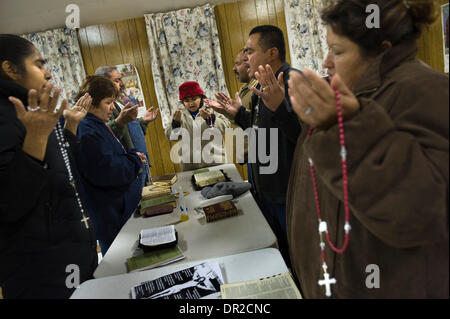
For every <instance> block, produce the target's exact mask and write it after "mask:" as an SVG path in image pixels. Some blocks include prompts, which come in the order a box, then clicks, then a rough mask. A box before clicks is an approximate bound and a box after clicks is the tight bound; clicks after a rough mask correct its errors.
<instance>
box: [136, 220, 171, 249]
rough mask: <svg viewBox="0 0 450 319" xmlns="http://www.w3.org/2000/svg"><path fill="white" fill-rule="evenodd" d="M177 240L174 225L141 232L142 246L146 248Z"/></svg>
mask: <svg viewBox="0 0 450 319" xmlns="http://www.w3.org/2000/svg"><path fill="white" fill-rule="evenodd" d="M175 240H176V237H175V226H174V225H169V226H163V227H156V228H149V229H143V230H141V244H142V245H144V246H155V245H162V244H167V243H171V242H173V241H175Z"/></svg>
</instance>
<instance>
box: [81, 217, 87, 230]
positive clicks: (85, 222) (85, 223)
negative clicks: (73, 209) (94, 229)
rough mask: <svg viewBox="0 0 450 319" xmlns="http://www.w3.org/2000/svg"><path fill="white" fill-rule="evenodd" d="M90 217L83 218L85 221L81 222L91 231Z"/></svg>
mask: <svg viewBox="0 0 450 319" xmlns="http://www.w3.org/2000/svg"><path fill="white" fill-rule="evenodd" d="M88 220H89V217H86V216H83V219H82V220H81V221H82V222H83V223H84V226H86V229H89V224H88V222H87V221H88Z"/></svg>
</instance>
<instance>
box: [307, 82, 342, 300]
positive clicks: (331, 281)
mask: <svg viewBox="0 0 450 319" xmlns="http://www.w3.org/2000/svg"><path fill="white" fill-rule="evenodd" d="M334 92H335V96H336V109H337V117H338V125H339V141H340V145H341V152H340V155H341V164H342V181H343V185H342V188H343V192H344V209H345V225H344V231H345V239H344V244H343V246H342V248H336V247H335V246H334V245H333V243H332V242H331V240H330V234H329V233H328V229H327V222H325V221H323V220H322V214H321V211H320V203H319V192H318V188H317V179H316V175H315V172H314V162H313V160H312V159H311V158H308V161H309V167H310V171H311V177H312V183H313V188H314V197H315V202H316V212H317V217H318V223H319V237H320V253H321V257H322V269H323V276H324V279H323V280H319V281H318V284H319V286H325V295H326V296H327V297H331V288H330V285H331V284H336V279H335V278H331V279H330V274H329V273H328V271H327V269H328V266H327V262H326V258H325V242H324V240H323V235H322V233H325V235H326V238H327V242H328V244H329V245H330V247H331V249H332V250H333V251H335V252H336V253H338V254H342V253H344V251H345V250H346V249H347V246H348V241H349V233H350V229H351V227H350V222H349V219H350V209H349V205H348V175H347V150H346V148H345V136H344V124H343V122H344V121H343V117H342V105H341V96H340V93H339V91H338V90H336V89H335V90H334ZM311 134H312V128H311V127H310V128H309V131H308V135H307V137H306V138H307V139H308V138H309V137H310V136H311Z"/></svg>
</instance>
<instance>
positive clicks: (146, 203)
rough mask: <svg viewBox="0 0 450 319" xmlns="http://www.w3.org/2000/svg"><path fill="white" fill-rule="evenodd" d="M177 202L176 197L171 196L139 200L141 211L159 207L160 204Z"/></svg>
mask: <svg viewBox="0 0 450 319" xmlns="http://www.w3.org/2000/svg"><path fill="white" fill-rule="evenodd" d="M176 200H177V198H176V196H175V195H173V194H168V195H163V196H159V197H155V198H150V199H147V200H141V209H143V208H147V207H154V206H159V205H162V204H166V203H170V202H175V201H176Z"/></svg>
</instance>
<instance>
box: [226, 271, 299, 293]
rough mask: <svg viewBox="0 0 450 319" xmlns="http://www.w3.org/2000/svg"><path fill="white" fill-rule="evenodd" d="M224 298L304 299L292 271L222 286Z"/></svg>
mask: <svg viewBox="0 0 450 319" xmlns="http://www.w3.org/2000/svg"><path fill="white" fill-rule="evenodd" d="M220 291H221V293H222V299H302V295H301V294H300V291H299V290H298V288H297V286H296V285H295V283H294V280H293V279H292V276H291V274H290V273H284V274H279V275H275V276H272V277H267V278H262V279H258V280H251V281H244V282H238V283H234V284H226V285H222V286H221V287H220Z"/></svg>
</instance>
